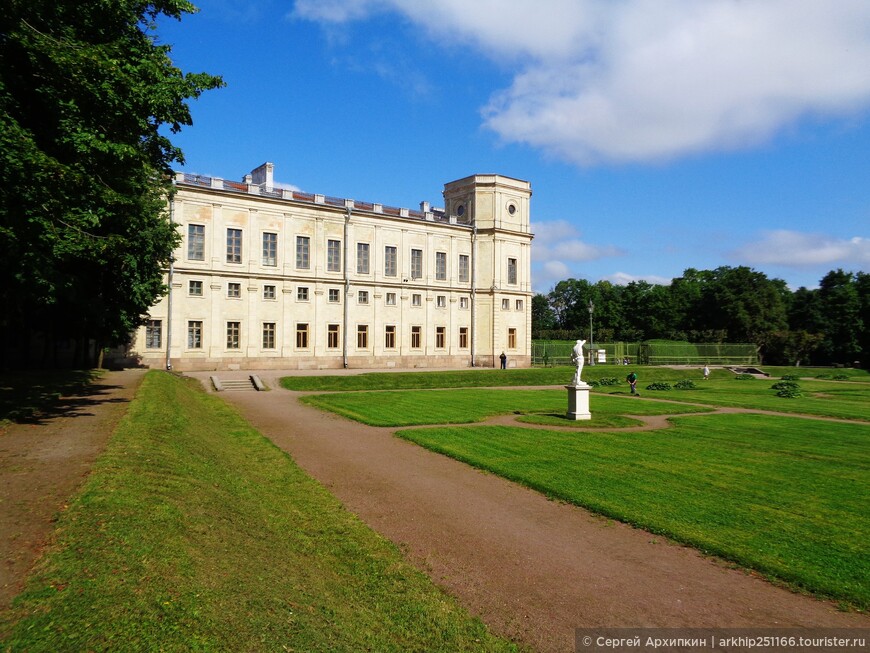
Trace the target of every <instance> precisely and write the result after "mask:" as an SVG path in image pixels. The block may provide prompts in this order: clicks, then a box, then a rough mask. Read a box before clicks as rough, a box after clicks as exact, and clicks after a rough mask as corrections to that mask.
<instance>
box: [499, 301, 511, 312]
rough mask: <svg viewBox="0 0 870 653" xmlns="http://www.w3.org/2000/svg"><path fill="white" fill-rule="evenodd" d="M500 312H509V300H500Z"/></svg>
mask: <svg viewBox="0 0 870 653" xmlns="http://www.w3.org/2000/svg"><path fill="white" fill-rule="evenodd" d="M501 310H503V311H509V310H511V300H509V299H502V300H501Z"/></svg>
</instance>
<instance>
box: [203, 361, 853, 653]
mask: <svg viewBox="0 0 870 653" xmlns="http://www.w3.org/2000/svg"><path fill="white" fill-rule="evenodd" d="M279 376H280V374H279V373H277V372H275V373H271V375H269V376H266V375H264V376H263V377H262V378H263V380H264V381H266V383H267V385H268V386H269V387H271V388H274V389H273V390H272V391H270V392H259V393H254V392H248V393H241V392H239V393H230V392H226V393H223V394H222V395H221V397H222V398H223V399H224V400H226V401H228V402H230V403H231V404H233V405H235V406H236V407H238V409H239V410H240V412H241V413H242V414H243V415H244V416H245V417H246V418H247V419H248V420H249V421H250V422H251V423H252V424H253V425H254V426H255V427H256V428H257V429H259V430H260V431H261V432H262V433H263V434H264V435H266V436H267V437H269V438H270V439H271V440H272V441H273V442H274V443H275V444H276V445H277V446H279V447H281V448H282V449H284V450H285V451H287V452H289V453H290V455H291V456H292V457H293V458H294V460H295V461H296V462H297V463H298V464H299V465H301V466H302V468H303V469H305V470H306V471H307V472H308V473H309V474H311V475H312V476H313V477H314V478H316V479H318V480H319V481H320V482H321V483H323V484H324V485H325V486H326V487H327V488H328V489H329V490H330V491H331V492H333V493H334V494H335V495H336V496H337V497H338V498H339V499H340V500H341V501H342V502H343V503H344V505H345V506H346V507H347V508H348V509H350V510H351V511H352V512H354V513H355V514H357V515H358V516H359V517H360V518H361V519H362V520H363V521H365V522H366V523H367V524H369V525H370V526H371V527H372V528H374V529H375V530H376V531H378V532H379V533H381V534H382V535H384V536H385V537H387V538H389V539H390V540H392V541H393V542H395V543H396V544H397V545H398V546H399V547H400V548H401V549H402V550H403V551H404V552H405V553H406V555H407V557H408V559H409V560H410V561H411V562H412V563H413V564H415V565H416V566H417V567H419V568H420V569H422V570H424V571H425V572H426V573H428V574H429V575H430V577H431V578H432V579H433V580H434V581H435V582H436V583H438V584H439V585H441V586H442V587H444V588H445V589H446V590H447V591H448V592H450V593H451V594H453V595H454V596H457V597H458V598H459V599H460V601H461V602H462V603H463V604H464V605H465V606H466V607H467V608H468V609H469V610H470V611H471V612H472V613H473V614H476V615H478V616H480V617H481V618H482V619H483V620H484V621H485V622H486V623H487V624H488V625H489V626H490V627H491V628H492V629H493V630H494V631H495V632H497V633H499V634H502V635H505V636H508V637H511V638H514V639H515V640H517V641H521V642H523V643H525V644H528V645H530V646H532V647H533V648H534V649H536V650H538V651H572V650H574V648H573V647H574V629H575V628H596V627H600V628H604V627H689V626H691V627H752V626H756V627H774V626H776V627H794V626H800V627H810V626H826V627H864V628H867V627H870V618H868V616H867V615H862V614H852V613H843V612H839V611H837V610H836V609H835V607H834V606H833V605H832V604H830V603H827V602H823V601H818V600H815V599H813V598H810V597H806V596H802V595H798V594H795V593H792V592H790V591H788V590H785V589H781V588H778V587H775V586H774V585H772V584H771V583H768V582H766V581H764V580H762V579H759V578H757V577H755V576H753V575H752V574H750V573H748V572H745V571H741V570H736V569H732V568H729V566H727V565H726V564H724V563H722V562H719V561H716V560H712V559H709V558H705V557H704V556H703V555H701V554H700V553H698V552H697V551H695V550H693V549H690V548H688V547H683V546H680V545H676V544H673V543H670V542H668V541H667V540H665V539H663V538H661V537H658V536H654V535H651V534H649V533H647V532H645V531H642V530H638V529H634V528H631V527H630V526H626V525H624V524H621V523H617V522H614V521H611V520H608V519H605V518H602V517H599V516H596V515H593V514H591V513H589V512H587V511H585V510H583V509H580V508H577V507H574V506H570V505H566V504H562V503H558V502H554V501H549V500H547V499H546V498H545V497H543V496H541V495H540V494H538V493H536V492H533V491H531V490H528V489H525V488H523V487H520V486H518V485H516V484H514V483H510V482H508V481H505V480H503V479H500V478H498V477H496V476H494V475H491V474H486V473H483V472H480V471H477V470H475V469H473V468H471V467H469V466H467V465H464V464H462V463H459V462H457V461H454V460H452V459H450V458H447V457H445V456H441V455H438V454H435V453H432V452H429V451H427V450H425V449H423V448H421V447H418V446H416V445H413V444H411V443H409V442H406V441H404V440H400V439H398V438H395V437H394V436H393V435H392V432H393V430H394V429H390V428H376V427H370V426H365V425H362V424H358V423H356V422H352V421H350V420H346V419H344V418H341V417H338V416H335V415H332V414H329V413H324V412H321V411H319V410H317V409H314V408H311V407H308V406H305V405H303V404H301V403H300V402H299V401H298V396H299V394H300V393H294V392H289V391H285V390H282V389H280V388H278V385H277V382H276V380H277V378H278V377H279ZM201 378H203V380H206V379H207V376H206V375H204V376H202V377H201ZM505 391H506V392H510V390H509V389H506V390H505ZM652 419H653V420H654V422H655V424H656V425H659V424H662V421H661V420H662V419H663V418H660V417H655V418H652ZM524 426H525V425H524Z"/></svg>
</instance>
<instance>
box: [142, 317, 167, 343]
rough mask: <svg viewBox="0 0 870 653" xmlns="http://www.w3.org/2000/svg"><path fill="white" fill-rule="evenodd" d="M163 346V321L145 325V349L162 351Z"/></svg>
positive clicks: (153, 321)
mask: <svg viewBox="0 0 870 653" xmlns="http://www.w3.org/2000/svg"><path fill="white" fill-rule="evenodd" d="M162 344H163V320H148V321H147V322H146V323H145V349H160V347H161V345H162Z"/></svg>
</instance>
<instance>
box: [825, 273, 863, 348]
mask: <svg viewBox="0 0 870 653" xmlns="http://www.w3.org/2000/svg"><path fill="white" fill-rule="evenodd" d="M818 302H819V316H820V319H821V321H822V325H821V327H822V328H821V330H822V332H823V333H824V336H825V337H824V340H823V341H822V344H821V350H822V352H823V353H824V356H825V357H826V360H825V361H824V362H827V363H841V364H849V363H852V362H854V361H856V360H858V359H859V357H860V355H861V343H860V340H861V333H862V332H863V330H864V327H865V325H864V322H863V320H862V317H861V298H860V296H859V294H858V284H857V283H856V280H855V277H854V275H853V274H852V273H851V272H844V271H843V270H841V269H838V270H831V271H830V272H828V274H826V275H825V276H824V277H823V278H822V280H821V281H820V282H819V290H818Z"/></svg>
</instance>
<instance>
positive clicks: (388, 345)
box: [384, 324, 396, 349]
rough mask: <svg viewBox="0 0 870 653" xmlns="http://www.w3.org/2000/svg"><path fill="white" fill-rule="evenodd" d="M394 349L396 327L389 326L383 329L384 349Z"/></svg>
mask: <svg viewBox="0 0 870 653" xmlns="http://www.w3.org/2000/svg"><path fill="white" fill-rule="evenodd" d="M395 348H396V327H395V326H394V325H392V324H389V325H387V326H385V327H384V349H395Z"/></svg>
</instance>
